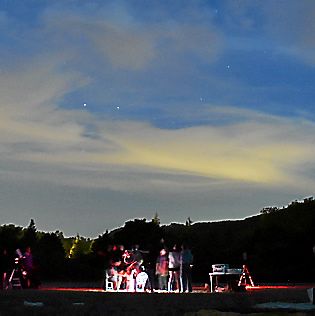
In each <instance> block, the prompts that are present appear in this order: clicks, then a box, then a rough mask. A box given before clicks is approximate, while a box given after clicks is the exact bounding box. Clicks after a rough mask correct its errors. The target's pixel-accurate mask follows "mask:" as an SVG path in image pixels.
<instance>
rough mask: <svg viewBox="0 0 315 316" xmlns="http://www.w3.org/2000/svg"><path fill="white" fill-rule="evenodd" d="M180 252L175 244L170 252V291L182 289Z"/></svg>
mask: <svg viewBox="0 0 315 316" xmlns="http://www.w3.org/2000/svg"><path fill="white" fill-rule="evenodd" d="M179 270H180V252H179V250H178V249H177V246H176V245H175V246H174V247H173V249H172V251H170V252H169V254H168V272H169V279H168V291H169V292H171V291H178V292H179V291H180V275H179V273H180V271H179Z"/></svg>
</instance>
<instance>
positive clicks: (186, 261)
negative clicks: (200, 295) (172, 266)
mask: <svg viewBox="0 0 315 316" xmlns="http://www.w3.org/2000/svg"><path fill="white" fill-rule="evenodd" d="M192 263H193V255H192V253H191V250H190V249H189V247H188V246H187V245H186V244H183V245H182V251H181V255H180V280H181V291H182V292H192V278H191V268H192Z"/></svg>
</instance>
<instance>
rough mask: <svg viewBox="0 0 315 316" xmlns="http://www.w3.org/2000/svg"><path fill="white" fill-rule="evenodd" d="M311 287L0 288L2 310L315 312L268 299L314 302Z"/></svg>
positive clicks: (220, 314)
mask: <svg viewBox="0 0 315 316" xmlns="http://www.w3.org/2000/svg"><path fill="white" fill-rule="evenodd" d="M306 288H307V287H292V288H288V289H264V290H255V291H246V292H226V293H202V292H194V293H170V294H169V293H111V292H101V291H98V292H97V291H95V292H91V291H79V290H72V291H71V290H63V291H58V290H52V289H50V290H48V289H39V290H9V291H0V316H7V315H48V316H50V315H74V316H76V315H87V316H89V315H111V316H115V315H119V316H125V315H137V316H142V315H149V316H157V315H159V316H160V315H161V316H162V315H163V316H164V315H165V316H166V315H167V316H177V315H183V316H193V315H195V316H210V315H211V316H225V315H227V316H234V315H240V314H254V313H255V315H298V316H304V315H315V310H313V311H298V310H295V309H294V308H288V309H286V310H277V309H276V310H268V309H261V308H257V304H261V303H269V302H287V303H297V304H298V303H308V304H309V303H310V301H309V298H308V295H307V290H306Z"/></svg>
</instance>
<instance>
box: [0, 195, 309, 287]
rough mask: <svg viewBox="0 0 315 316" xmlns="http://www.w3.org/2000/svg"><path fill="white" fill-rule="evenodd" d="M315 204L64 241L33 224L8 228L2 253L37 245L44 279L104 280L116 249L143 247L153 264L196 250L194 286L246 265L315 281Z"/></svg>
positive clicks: (267, 278) (2, 234)
mask: <svg viewBox="0 0 315 316" xmlns="http://www.w3.org/2000/svg"><path fill="white" fill-rule="evenodd" d="M314 228H315V201H314V199H313V198H308V199H305V200H303V201H294V202H292V203H291V204H289V205H288V206H286V207H283V208H277V207H266V208H264V209H263V210H261V212H260V214H259V215H256V216H252V217H248V218H245V219H243V220H230V221H220V222H207V223H206V222H202V223H198V222H196V223H193V222H192V221H191V220H190V218H189V220H187V221H186V223H184V224H178V223H172V224H169V225H161V224H160V220H159V218H158V215H157V214H156V215H155V216H154V218H153V219H152V220H146V219H135V220H130V221H127V222H126V223H125V224H124V226H123V227H120V228H118V229H115V230H113V231H110V232H109V231H105V232H104V233H103V234H101V235H99V236H98V237H97V238H94V239H90V238H85V237H82V236H80V235H77V236H74V237H70V238H69V237H68V238H67V237H64V235H63V233H62V232H60V231H56V232H49V233H48V232H42V231H38V230H37V228H36V224H35V221H34V220H33V219H31V221H30V223H29V225H28V226H27V227H19V226H15V225H13V224H9V225H2V226H0V248H1V249H3V248H6V249H8V250H9V251H10V253H11V255H12V257H13V256H14V252H15V249H17V248H19V249H23V248H25V247H26V246H31V247H32V249H33V254H34V259H35V260H34V261H35V263H36V264H37V265H38V268H39V271H40V277H41V279H42V280H69V281H70V280H71V281H74V280H78V281H91V280H100V281H101V280H102V278H103V276H104V268H105V266H106V260H107V258H108V252H109V249H111V247H112V246H113V245H124V247H125V248H126V249H131V248H132V247H133V246H134V245H136V244H137V245H140V249H142V250H146V253H147V255H146V258H145V260H146V261H147V263H148V264H151V265H152V266H154V265H155V260H156V258H157V256H158V253H159V250H160V249H161V248H162V247H165V246H166V247H168V248H171V247H173V245H174V244H177V245H180V244H182V243H183V242H185V243H186V244H189V246H190V248H191V250H192V252H193V255H194V266H193V280H194V281H195V282H202V283H205V282H208V281H209V272H211V265H212V264H217V263H226V264H229V265H230V267H235V268H239V267H242V265H243V264H246V265H247V266H248V268H249V271H250V273H251V275H252V277H253V279H254V281H256V282H310V281H314V280H315V248H314V245H315V229H314Z"/></svg>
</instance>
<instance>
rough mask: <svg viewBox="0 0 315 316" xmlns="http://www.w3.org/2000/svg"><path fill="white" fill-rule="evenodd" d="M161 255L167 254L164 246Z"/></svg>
mask: <svg viewBox="0 0 315 316" xmlns="http://www.w3.org/2000/svg"><path fill="white" fill-rule="evenodd" d="M160 255H161V256H165V255H166V250H165V249H164V248H163V249H161V250H160Z"/></svg>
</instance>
